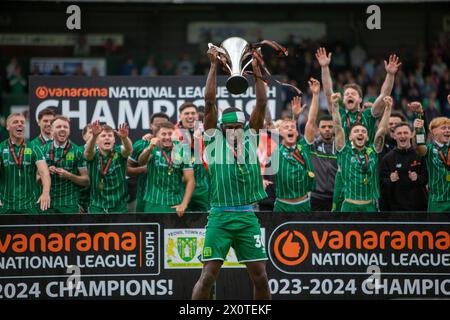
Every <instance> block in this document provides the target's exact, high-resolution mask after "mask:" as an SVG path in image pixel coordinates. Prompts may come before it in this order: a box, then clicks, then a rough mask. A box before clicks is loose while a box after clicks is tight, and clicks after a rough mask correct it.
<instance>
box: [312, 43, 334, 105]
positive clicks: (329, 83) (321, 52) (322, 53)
mask: <svg viewBox="0 0 450 320" xmlns="http://www.w3.org/2000/svg"><path fill="white" fill-rule="evenodd" d="M316 59H317V61H318V62H319V64H320V67H321V70H322V85H323V91H324V92H325V96H326V97H327V101H328V111H329V112H330V113H331V107H332V104H331V95H332V94H333V80H331V73H330V62H331V52H330V53H328V54H327V50H326V49H325V48H319V49H317V52H316Z"/></svg>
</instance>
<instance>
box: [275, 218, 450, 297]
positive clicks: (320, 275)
mask: <svg viewBox="0 0 450 320" xmlns="http://www.w3.org/2000/svg"><path fill="white" fill-rule="evenodd" d="M374 220H376V219H374ZM378 220H379V218H378ZM449 232H450V223H449V222H432V221H426V222H418V221H417V220H416V221H405V220H404V221H381V220H380V221H370V220H369V221H368V219H367V218H366V219H361V220H359V221H358V219H354V220H352V221H319V220H313V221H311V220H309V221H301V220H299V221H295V220H294V221H289V222H283V223H281V224H279V225H278V226H277V227H275V228H274V229H273V231H272V232H271V234H270V236H269V241H268V252H269V258H270V261H271V267H272V268H273V269H272V270H270V271H269V274H272V277H271V279H270V281H269V285H270V288H271V292H272V294H274V295H275V296H276V295H279V296H281V297H283V298H285V299H293V298H294V297H297V298H313V297H317V298H324V297H325V298H339V297H341V298H342V297H354V298H381V297H382V298H399V297H439V296H449V295H450V271H449V270H450V251H449V248H450V233H449ZM274 275H276V276H274Z"/></svg>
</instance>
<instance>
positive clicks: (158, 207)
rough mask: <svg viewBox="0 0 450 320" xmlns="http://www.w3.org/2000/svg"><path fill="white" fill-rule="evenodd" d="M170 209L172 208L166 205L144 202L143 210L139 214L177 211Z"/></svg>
mask: <svg viewBox="0 0 450 320" xmlns="http://www.w3.org/2000/svg"><path fill="white" fill-rule="evenodd" d="M171 207H172V206H166V205H162V204H155V203H150V202H146V203H145V208H144V210H143V211H141V212H142V213H176V212H177V210H175V209H174V208H171ZM136 212H138V211H136Z"/></svg>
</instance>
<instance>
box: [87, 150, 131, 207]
mask: <svg viewBox="0 0 450 320" xmlns="http://www.w3.org/2000/svg"><path fill="white" fill-rule="evenodd" d="M114 151H115V154H114V156H113V158H112V161H111V165H110V166H109V168H108V172H107V173H106V176H105V177H103V175H102V174H101V169H100V150H98V149H96V150H95V155H94V158H93V159H92V160H91V161H89V160H88V161H87V164H88V169H89V178H90V180H91V199H90V205H91V206H96V207H99V208H105V209H112V208H116V207H119V206H123V205H126V204H127V202H128V184H127V179H126V172H127V159H126V158H124V157H123V156H122V153H121V146H117V145H116V146H114ZM110 154H111V153H108V154H107V155H106V156H103V157H102V158H103V168H106V164H107V161H108V157H109V155H110ZM102 179H103V184H104V185H103V190H100V189H99V183H100V182H101V181H102Z"/></svg>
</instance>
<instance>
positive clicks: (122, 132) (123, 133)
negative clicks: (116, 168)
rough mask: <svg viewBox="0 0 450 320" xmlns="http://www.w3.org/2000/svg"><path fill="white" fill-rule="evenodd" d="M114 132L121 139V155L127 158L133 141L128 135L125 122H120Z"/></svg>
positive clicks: (131, 150) (131, 149)
mask: <svg viewBox="0 0 450 320" xmlns="http://www.w3.org/2000/svg"><path fill="white" fill-rule="evenodd" d="M115 133H116V134H117V135H118V136H119V138H120V140H121V141H122V150H121V154H122V157H124V158H128V156H129V155H130V154H131V153H132V152H133V143H132V142H131V139H130V138H129V136H128V133H129V128H128V124H127V123H122V124H120V125H119V130H115Z"/></svg>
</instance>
